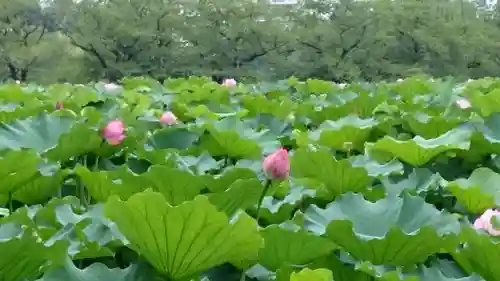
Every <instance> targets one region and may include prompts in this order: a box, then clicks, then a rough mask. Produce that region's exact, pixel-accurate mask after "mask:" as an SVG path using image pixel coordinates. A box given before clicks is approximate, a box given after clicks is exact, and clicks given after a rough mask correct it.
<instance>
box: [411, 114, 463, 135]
mask: <svg viewBox="0 0 500 281" xmlns="http://www.w3.org/2000/svg"><path fill="white" fill-rule="evenodd" d="M404 120H405V121H406V122H407V124H408V126H409V127H410V130H411V131H412V132H413V133H415V135H419V136H421V137H422V138H424V139H434V138H438V137H439V136H441V135H443V134H446V133H447V132H448V131H450V130H452V129H453V128H456V127H457V126H458V125H459V124H460V123H462V122H463V121H461V120H460V119H451V118H450V117H444V116H430V115H427V114H425V113H423V112H416V113H413V114H407V115H405V116H404Z"/></svg>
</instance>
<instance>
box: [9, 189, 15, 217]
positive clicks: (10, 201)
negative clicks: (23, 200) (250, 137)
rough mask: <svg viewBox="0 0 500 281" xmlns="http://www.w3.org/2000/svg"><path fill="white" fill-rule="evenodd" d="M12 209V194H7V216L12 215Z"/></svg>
mask: <svg viewBox="0 0 500 281" xmlns="http://www.w3.org/2000/svg"><path fill="white" fill-rule="evenodd" d="M13 212H14V208H13V207H12V192H9V215H12V213H13Z"/></svg>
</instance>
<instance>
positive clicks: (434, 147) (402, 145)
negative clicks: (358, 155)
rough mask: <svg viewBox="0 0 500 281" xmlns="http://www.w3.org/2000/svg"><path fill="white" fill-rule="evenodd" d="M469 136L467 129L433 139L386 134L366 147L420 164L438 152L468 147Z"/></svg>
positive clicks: (409, 162) (414, 164) (453, 131)
mask: <svg viewBox="0 0 500 281" xmlns="http://www.w3.org/2000/svg"><path fill="white" fill-rule="evenodd" d="M471 136H472V131H470V130H467V129H455V130H452V131H449V132H447V133H446V134H444V135H441V136H440V137H438V138H435V139H424V138H422V137H420V136H416V137H414V138H413V139H411V140H407V141H401V140H397V139H394V138H392V137H387V136H386V137H384V138H383V139H381V140H378V141H377V142H376V143H373V144H367V147H368V149H370V150H372V151H382V152H386V153H389V154H391V155H393V156H395V157H397V158H399V159H401V160H402V161H404V162H406V163H408V164H410V165H413V166H422V165H424V164H426V163H427V162H429V161H431V160H432V159H433V158H434V157H436V156H437V155H439V154H440V153H443V152H446V151H450V150H467V149H469V146H470V137H471Z"/></svg>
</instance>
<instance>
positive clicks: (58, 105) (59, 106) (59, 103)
mask: <svg viewBox="0 0 500 281" xmlns="http://www.w3.org/2000/svg"><path fill="white" fill-rule="evenodd" d="M62 108H64V104H63V103H62V102H61V101H58V102H56V109H62Z"/></svg>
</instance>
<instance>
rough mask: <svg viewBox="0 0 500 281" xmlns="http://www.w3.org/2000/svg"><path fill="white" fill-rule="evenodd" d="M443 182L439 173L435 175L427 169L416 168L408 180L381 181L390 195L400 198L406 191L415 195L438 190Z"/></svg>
mask: <svg viewBox="0 0 500 281" xmlns="http://www.w3.org/2000/svg"><path fill="white" fill-rule="evenodd" d="M442 180H443V178H442V177H441V176H440V175H439V174H438V173H433V172H432V171H431V170H429V169H427V168H415V169H413V171H412V172H411V174H409V175H408V177H407V178H403V179H401V180H399V181H395V180H393V179H391V178H390V177H385V178H382V179H381V180H380V181H381V182H382V185H383V186H384V187H385V189H386V192H387V193H388V194H389V195H397V196H399V195H400V194H401V193H402V192H404V191H406V190H408V191H410V192H411V193H414V194H421V193H424V192H427V191H429V190H433V189H437V188H438V187H439V186H440V185H439V184H440V183H441V181H442Z"/></svg>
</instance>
